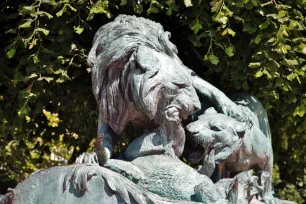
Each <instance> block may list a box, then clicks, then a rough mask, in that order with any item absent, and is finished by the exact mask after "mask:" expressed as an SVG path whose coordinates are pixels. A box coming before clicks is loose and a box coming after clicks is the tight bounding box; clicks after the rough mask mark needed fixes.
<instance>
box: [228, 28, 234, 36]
mask: <svg viewBox="0 0 306 204" xmlns="http://www.w3.org/2000/svg"><path fill="white" fill-rule="evenodd" d="M227 33H228V34H229V35H231V36H235V35H236V32H235V31H233V30H232V29H230V28H227Z"/></svg>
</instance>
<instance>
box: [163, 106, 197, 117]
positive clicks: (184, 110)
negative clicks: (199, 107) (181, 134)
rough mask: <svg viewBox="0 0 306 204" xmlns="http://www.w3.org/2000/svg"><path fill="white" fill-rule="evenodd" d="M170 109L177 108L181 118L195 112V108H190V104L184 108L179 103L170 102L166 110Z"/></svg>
mask: <svg viewBox="0 0 306 204" xmlns="http://www.w3.org/2000/svg"><path fill="white" fill-rule="evenodd" d="M170 109H176V111H177V112H178V116H179V119H180V120H182V119H187V117H188V115H189V114H191V113H193V112H194V108H190V107H189V106H188V107H185V108H182V107H180V106H179V105H177V104H170V105H169V106H167V107H166V111H169V110H170Z"/></svg>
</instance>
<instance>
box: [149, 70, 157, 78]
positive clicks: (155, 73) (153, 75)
mask: <svg viewBox="0 0 306 204" xmlns="http://www.w3.org/2000/svg"><path fill="white" fill-rule="evenodd" d="M158 71H159V69H157V70H155V71H154V72H152V73H151V74H150V77H149V79H151V78H153V77H155V76H156V75H157V74H158Z"/></svg>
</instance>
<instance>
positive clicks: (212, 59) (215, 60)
mask: <svg viewBox="0 0 306 204" xmlns="http://www.w3.org/2000/svg"><path fill="white" fill-rule="evenodd" d="M208 59H209V61H210V62H211V63H212V64H214V65H217V64H219V57H217V56H215V55H210V56H209V58H208Z"/></svg>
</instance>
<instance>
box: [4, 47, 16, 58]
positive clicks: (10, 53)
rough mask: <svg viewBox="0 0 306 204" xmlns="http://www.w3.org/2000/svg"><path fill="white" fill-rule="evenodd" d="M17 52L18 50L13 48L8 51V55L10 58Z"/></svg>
mask: <svg viewBox="0 0 306 204" xmlns="http://www.w3.org/2000/svg"><path fill="white" fill-rule="evenodd" d="M15 53H16V50H15V49H14V48H11V49H9V50H8V51H7V52H6V55H7V57H8V58H9V59H11V58H12V57H14V55H15Z"/></svg>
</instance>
